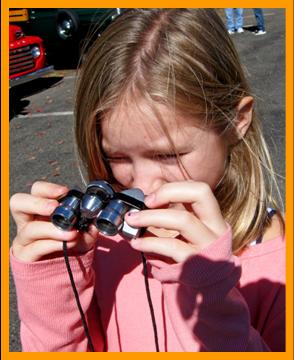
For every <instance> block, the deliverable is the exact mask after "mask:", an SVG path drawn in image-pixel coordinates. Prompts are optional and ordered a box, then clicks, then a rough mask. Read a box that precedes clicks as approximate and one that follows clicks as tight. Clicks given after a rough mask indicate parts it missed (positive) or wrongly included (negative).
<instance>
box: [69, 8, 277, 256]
mask: <svg viewBox="0 0 294 360" xmlns="http://www.w3.org/2000/svg"><path fill="white" fill-rule="evenodd" d="M132 92H133V95H134V94H136V97H137V96H139V97H141V98H143V99H145V100H147V101H148V102H149V103H150V104H152V105H154V106H156V104H165V105H167V106H169V107H172V108H174V109H176V111H178V112H180V113H181V114H183V115H187V116H189V117H195V118H198V119H199V114H202V115H203V121H204V123H203V124H197V126H209V127H210V128H213V129H215V131H217V132H218V133H219V134H220V135H221V136H230V137H231V138H232V137H233V138H234V137H235V145H234V146H232V148H231V151H230V157H229V161H228V164H227V168H226V171H225V174H224V177H223V178H222V181H221V182H220V184H219V185H218V186H217V188H216V189H215V196H216V197H217V199H218V202H219V204H220V207H221V210H222V213H223V216H224V218H225V220H226V221H227V222H228V223H229V224H230V225H231V227H232V230H233V235H234V241H233V250H234V251H235V252H237V251H239V250H240V249H242V248H243V247H244V246H245V245H246V244H248V243H249V242H251V241H252V240H254V239H256V238H257V237H259V236H260V235H262V233H263V231H264V230H265V228H266V227H267V226H268V224H269V220H268V218H267V212H266V209H267V207H268V206H269V205H271V206H274V207H276V206H277V204H276V202H275V200H274V195H273V184H276V183H275V181H274V172H273V167H272V164H271V160H270V157H269V153H268V150H267V147H266V144H265V141H264V139H263V136H262V133H261V129H260V125H259V121H258V119H257V117H256V114H255V112H254V110H253V119H252V123H251V125H250V127H249V129H248V131H247V133H246V136H245V137H244V138H243V139H241V141H237V137H236V132H235V131H234V129H235V125H236V124H235V119H236V108H237V105H238V103H239V102H240V100H241V99H242V98H244V96H248V95H251V91H250V89H249V86H248V83H247V81H246V79H245V76H244V73H243V70H242V67H241V65H240V61H239V58H238V55H237V52H236V50H235V47H234V45H233V43H232V41H231V39H230V37H229V36H228V34H227V31H226V29H225V27H224V25H223V22H222V20H221V18H220V17H219V15H218V14H217V12H216V11H214V10H213V9H131V10H129V11H127V12H125V13H124V14H123V15H121V16H120V17H119V18H118V19H116V21H114V23H113V24H112V25H111V26H110V27H109V28H108V29H107V30H106V31H105V32H104V33H103V34H102V36H101V37H100V38H99V39H98V40H97V41H96V42H95V44H94V45H93V46H92V48H91V50H90V52H89V53H88V54H87V58H86V61H85V62H84V64H83V67H82V69H81V72H80V78H79V83H78V91H77V97H76V99H77V100H76V126H75V133H76V140H77V146H78V150H79V156H80V158H81V161H82V162H83V164H84V165H85V166H86V171H87V173H88V177H89V179H90V180H92V179H97V178H102V179H105V180H107V181H109V182H111V183H112V184H115V179H114V178H113V176H112V173H111V169H110V167H109V165H108V164H107V162H106V161H105V159H104V157H103V151H102V148H101V140H102V134H101V126H100V125H101V120H102V117H103V115H104V114H105V113H106V112H109V111H112V110H113V109H114V108H115V107H116V106H118V105H119V104H121V103H122V101H124V99H125V98H126V97H127V96H128V95H130V94H131V93H132ZM138 94H139V95H138ZM161 123H162V121H161ZM161 125H162V124H161ZM167 135H168V134H167ZM278 216H279V218H280V220H281V221H282V222H283V220H282V216H281V214H280V212H279V211H278Z"/></svg>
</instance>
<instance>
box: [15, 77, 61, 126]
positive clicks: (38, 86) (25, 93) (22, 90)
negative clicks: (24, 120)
mask: <svg viewBox="0 0 294 360" xmlns="http://www.w3.org/2000/svg"><path fill="white" fill-rule="evenodd" d="M62 79H63V77H62V76H54V77H48V78H40V79H36V80H33V81H30V82H28V83H25V84H22V85H19V86H15V87H12V88H10V89H9V120H11V119H12V118H13V117H15V116H17V115H26V110H25V108H26V107H27V106H28V105H29V103H30V101H29V100H27V99H26V98H27V97H29V96H32V95H34V94H37V93H39V92H41V91H44V90H46V89H49V88H51V87H53V86H55V85H56V84H58V83H59V82H60V81H61V80H62Z"/></svg>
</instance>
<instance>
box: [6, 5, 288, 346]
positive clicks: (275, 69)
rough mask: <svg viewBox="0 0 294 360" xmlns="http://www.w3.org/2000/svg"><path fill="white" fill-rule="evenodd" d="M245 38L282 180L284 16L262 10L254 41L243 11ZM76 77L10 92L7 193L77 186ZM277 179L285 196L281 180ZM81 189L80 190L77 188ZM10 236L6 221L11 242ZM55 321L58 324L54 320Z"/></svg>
mask: <svg viewBox="0 0 294 360" xmlns="http://www.w3.org/2000/svg"><path fill="white" fill-rule="evenodd" d="M244 15H245V17H244V27H245V33H244V34H234V35H233V37H232V38H233V40H234V42H235V44H236V46H237V49H238V51H239V53H240V57H241V61H242V63H243V64H244V67H245V70H246V73H247V76H248V77H249V81H250V83H251V85H252V88H253V89H254V92H255V94H256V96H257V99H258V103H257V109H258V114H259V115H260V118H261V119H262V124H263V129H264V134H265V137H266V140H267V141H268V143H269V145H270V149H271V153H272V157H273V162H274V166H275V169H276V171H277V173H278V174H280V175H281V176H282V177H283V176H284V174H285V12H284V10H283V9H265V10H264V15H265V21H266V28H267V34H266V35H263V36H254V35H253V33H252V30H253V26H255V24H256V23H255V18H254V16H253V11H252V9H245V13H244ZM74 83H75V72H74V71H73V70H64V71H58V72H55V73H54V74H53V75H52V76H51V77H50V78H47V79H43V80H42V81H37V82H36V83H34V84H30V85H26V86H24V87H22V88H20V89H17V91H15V89H14V90H13V91H12V92H11V94H10V97H11V119H10V193H11V195H12V194H14V193H15V192H28V191H29V190H30V187H31V185H32V183H33V182H34V181H35V180H39V179H43V180H46V181H52V182H57V183H65V184H67V185H68V186H70V187H72V186H75V185H80V186H82V182H81V180H80V176H79V173H78V170H77V163H76V160H75V156H74V151H73V142H72V125H73V115H72V111H73V99H74ZM282 177H279V185H280V189H281V193H282V195H283V196H284V192H285V187H284V180H283V178H282ZM82 187H83V186H82ZM14 235H15V225H14V223H13V221H11V226H10V239H11V240H12V239H13V237H14ZM57 321H58V320H57ZM10 351H21V345H20V341H19V320H18V315H17V303H16V295H15V288H14V284H13V280H12V279H11V287H10Z"/></svg>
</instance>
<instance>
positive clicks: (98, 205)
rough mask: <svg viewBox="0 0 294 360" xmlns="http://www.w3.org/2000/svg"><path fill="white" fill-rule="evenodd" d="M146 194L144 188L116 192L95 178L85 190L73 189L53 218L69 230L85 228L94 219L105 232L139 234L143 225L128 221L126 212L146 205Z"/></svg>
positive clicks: (138, 209)
mask: <svg viewBox="0 0 294 360" xmlns="http://www.w3.org/2000/svg"><path fill="white" fill-rule="evenodd" d="M144 197H145V196H144V193H143V192H142V191H141V190H140V189H127V190H124V191H121V192H115V191H114V190H113V188H112V187H111V185H110V184H108V183H107V182H106V181H104V180H97V181H92V182H90V183H89V184H88V186H87V188H86V192H85V193H82V192H81V191H79V190H75V189H73V190H70V191H69V192H68V193H67V195H66V196H65V197H63V198H62V199H61V200H60V205H59V206H58V207H57V208H56V209H55V210H54V212H53V213H52V215H51V221H52V223H53V224H54V225H55V226H56V227H58V228H60V229H62V230H67V231H68V230H71V229H72V228H76V229H79V230H85V229H87V227H88V225H89V224H90V223H91V222H92V223H94V225H95V226H96V227H97V229H98V230H99V232H101V233H102V234H104V235H107V236H114V235H116V234H118V233H121V234H122V235H123V236H125V237H128V238H135V237H137V236H138V235H139V233H140V231H141V229H139V228H134V227H131V226H130V225H128V224H127V223H126V222H125V221H124V216H125V214H126V213H127V212H129V211H140V210H143V209H144V208H146V207H145V204H144Z"/></svg>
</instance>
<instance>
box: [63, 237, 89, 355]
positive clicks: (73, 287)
mask: <svg viewBox="0 0 294 360" xmlns="http://www.w3.org/2000/svg"><path fill="white" fill-rule="evenodd" d="M62 247H63V256H64V261H65V264H66V268H67V272H68V275H69V278H70V283H71V286H72V289H73V292H74V296H75V299H76V303H77V306H78V309H79V312H80V315H81V320H82V323H83V327H84V330H85V334H86V337H87V339H88V343H89V349H90V351H91V352H95V350H94V346H93V342H92V339H91V336H90V332H89V329H88V325H87V322H86V318H85V315H84V312H83V309H82V306H81V303H80V299H79V294H78V291H77V288H76V285H75V282H74V278H73V274H72V271H71V267H70V264H69V260H68V253H67V244H66V241H63V245H62Z"/></svg>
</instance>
